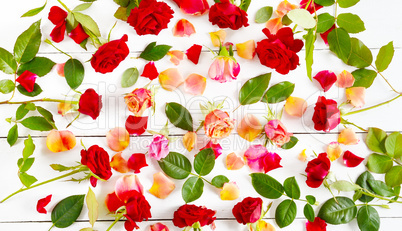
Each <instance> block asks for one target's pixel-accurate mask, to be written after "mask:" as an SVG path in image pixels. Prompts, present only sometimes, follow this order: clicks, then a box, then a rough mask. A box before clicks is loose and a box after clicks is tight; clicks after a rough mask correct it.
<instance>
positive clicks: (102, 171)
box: [81, 145, 112, 187]
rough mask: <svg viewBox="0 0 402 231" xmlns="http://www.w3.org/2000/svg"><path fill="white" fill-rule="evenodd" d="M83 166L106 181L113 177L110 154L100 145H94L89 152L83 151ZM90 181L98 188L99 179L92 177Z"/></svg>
mask: <svg viewBox="0 0 402 231" xmlns="http://www.w3.org/2000/svg"><path fill="white" fill-rule="evenodd" d="M81 164H83V165H86V166H88V168H89V169H90V170H91V172H92V173H93V174H95V175H97V176H98V177H99V178H102V179H104V180H108V179H109V178H110V177H111V176H112V170H111V167H110V162H109V154H108V153H107V152H106V151H105V150H104V149H103V148H101V147H99V146H98V145H93V146H91V147H90V148H89V149H88V150H85V149H83V150H81ZM90 181H91V185H92V186H93V187H96V183H97V181H98V179H96V178H95V177H93V176H91V178H90Z"/></svg>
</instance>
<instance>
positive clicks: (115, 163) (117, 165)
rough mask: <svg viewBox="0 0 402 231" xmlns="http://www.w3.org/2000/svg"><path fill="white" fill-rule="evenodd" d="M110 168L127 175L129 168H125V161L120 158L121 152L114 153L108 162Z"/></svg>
mask: <svg viewBox="0 0 402 231" xmlns="http://www.w3.org/2000/svg"><path fill="white" fill-rule="evenodd" d="M110 167H112V168H113V169H114V170H116V171H118V172H120V173H128V171H130V168H129V167H128V166H127V160H125V159H124V158H123V157H122V156H121V152H118V153H116V154H115V155H114V156H113V157H112V160H111V161H110Z"/></svg>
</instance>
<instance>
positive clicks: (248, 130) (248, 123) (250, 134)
mask: <svg viewBox="0 0 402 231" xmlns="http://www.w3.org/2000/svg"><path fill="white" fill-rule="evenodd" d="M237 132H238V133H239V136H240V137H241V138H243V139H245V140H247V141H250V142H251V141H253V140H254V139H255V138H257V137H258V136H259V135H260V134H261V132H262V125H261V123H260V121H259V120H258V118H257V117H256V116H254V115H252V114H249V115H246V116H244V118H243V119H242V120H241V122H240V124H239V126H238V127H237Z"/></svg>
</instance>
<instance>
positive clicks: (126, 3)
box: [113, 0, 130, 7]
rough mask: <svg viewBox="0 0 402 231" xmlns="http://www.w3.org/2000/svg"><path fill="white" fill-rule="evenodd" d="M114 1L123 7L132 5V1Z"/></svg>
mask: <svg viewBox="0 0 402 231" xmlns="http://www.w3.org/2000/svg"><path fill="white" fill-rule="evenodd" d="M113 1H114V2H115V3H117V4H118V5H119V6H122V7H127V6H128V4H129V3H130V0H113Z"/></svg>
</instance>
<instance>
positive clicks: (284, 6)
mask: <svg viewBox="0 0 402 231" xmlns="http://www.w3.org/2000/svg"><path fill="white" fill-rule="evenodd" d="M297 8H299V7H298V6H297V5H293V4H291V3H289V2H288V1H287V0H285V1H283V2H281V3H279V5H278V8H277V9H276V11H275V12H276V14H277V15H278V16H279V17H281V18H282V17H283V16H285V15H286V14H287V13H289V11H291V10H294V9H297Z"/></svg>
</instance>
